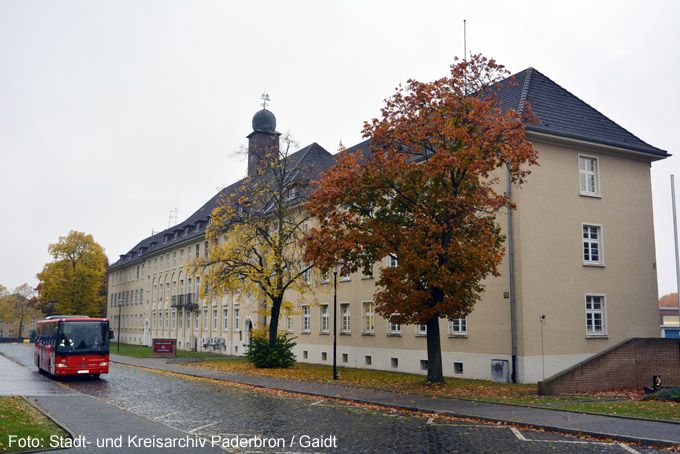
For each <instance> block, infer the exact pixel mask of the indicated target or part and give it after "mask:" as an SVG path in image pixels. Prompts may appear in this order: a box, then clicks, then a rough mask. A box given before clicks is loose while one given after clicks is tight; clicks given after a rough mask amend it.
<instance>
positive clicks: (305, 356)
mask: <svg viewBox="0 0 680 454" xmlns="http://www.w3.org/2000/svg"><path fill="white" fill-rule="evenodd" d="M307 358H309V352H308V351H307V350H304V351H303V352H302V359H307Z"/></svg>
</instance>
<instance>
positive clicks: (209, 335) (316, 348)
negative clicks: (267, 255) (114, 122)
mask: <svg viewBox="0 0 680 454" xmlns="http://www.w3.org/2000/svg"><path fill="white" fill-rule="evenodd" d="M514 80H515V82H516V83H514V84H510V83H503V85H502V90H501V93H500V99H501V103H502V105H503V108H505V109H518V110H519V109H521V108H522V106H523V104H524V101H528V102H529V103H530V104H531V106H532V109H533V111H534V113H535V115H536V116H537V117H538V119H539V122H538V123H537V124H530V125H527V131H528V137H529V138H530V140H531V141H532V143H533V144H534V146H535V148H536V149H537V151H538V157H539V163H540V165H539V166H536V167H534V168H533V169H532V174H531V175H530V177H529V179H528V181H527V183H526V184H525V185H524V186H523V187H522V188H521V189H515V190H513V193H512V199H513V201H514V202H515V204H516V206H517V209H516V210H514V211H513V213H512V216H511V218H512V219H509V218H508V216H507V215H506V214H504V215H502V216H499V219H498V221H499V223H500V224H501V225H502V226H503V227H504V228H505V233H506V234H508V242H507V243H506V248H507V249H508V252H509V253H507V254H506V256H505V259H504V261H503V263H502V264H501V266H500V270H501V273H502V274H501V276H500V277H498V278H490V279H488V280H487V282H486V291H485V294H484V298H483V300H482V301H481V302H479V303H478V304H477V305H476V306H475V308H474V310H473V312H472V313H471V314H469V315H468V317H466V318H464V319H459V320H442V321H441V329H442V333H444V335H443V336H442V351H443V353H442V355H443V357H442V359H443V366H444V374H445V375H447V376H454V377H465V378H482V379H491V378H493V379H500V380H504V379H508V378H509V377H510V376H513V375H514V377H515V378H516V380H517V381H520V382H536V381H539V380H542V379H543V378H544V377H548V376H550V375H552V374H554V373H556V372H558V371H561V370H563V369H565V368H567V367H570V366H572V365H573V364H575V363H577V362H579V361H581V360H583V359H586V358H588V357H589V356H591V355H593V354H594V353H597V352H599V351H602V350H604V349H606V348H609V347H611V346H613V345H615V344H617V343H619V342H621V341H623V340H625V339H628V338H631V337H658V336H659V321H658V312H657V311H658V308H657V301H658V299H657V298H658V297H657V287H656V269H655V267H656V263H655V255H654V230H653V222H652V195H651V182H650V167H651V163H652V162H654V161H657V160H660V159H664V158H666V157H667V156H668V154H667V153H666V152H665V151H663V150H660V149H658V148H656V147H653V146H651V145H649V144H647V143H645V142H644V141H642V140H640V139H639V138H637V137H636V136H634V135H633V134H631V133H630V132H628V131H627V130H625V129H624V128H622V127H621V126H619V125H617V124H616V123H614V122H613V121H611V120H609V119H608V118H607V117H605V116H604V115H602V114H601V113H599V112H598V111H596V110H595V109H593V108H592V107H591V106H589V105H588V104H586V103H585V102H583V101H582V100H580V99H579V98H577V97H576V96H574V95H573V94H571V93H569V92H568V91H567V90H565V89H563V88H562V87H560V86H559V85H557V84H556V83H555V82H553V81H552V80H550V79H549V78H547V77H546V76H544V75H543V74H541V73H540V72H539V71H537V70H536V69H533V68H529V69H526V70H524V71H522V72H520V73H518V74H516V75H515V79H514ZM278 135H279V134H278V133H277V132H276V119H275V118H274V116H273V114H271V112H269V111H267V110H262V111H260V112H258V113H257V114H256V115H255V117H254V118H253V131H252V132H251V133H250V135H249V136H248V139H249V153H250V155H251V156H250V160H251V161H252V160H255V159H257V156H258V150H261V147H263V146H266V145H267V144H272V143H275V142H276V141H278ZM369 148H370V143H369V142H368V141H367V142H362V143H360V144H358V145H356V146H354V147H352V148H350V149H349V151H362V152H366V151H367V150H369ZM292 161H293V162H294V163H297V164H300V165H304V166H305V167H306V168H312V169H313V170H314V172H315V173H316V174H318V173H319V172H321V171H322V170H323V169H325V168H327V167H329V166H330V165H332V164H333V162H334V157H333V156H332V155H331V154H330V153H328V152H327V151H326V150H324V149H323V148H322V147H321V146H319V145H318V144H316V143H313V144H311V145H309V146H307V147H304V148H302V149H301V150H299V151H297V152H296V153H295V154H294V155H293V159H292ZM251 165H252V164H251V162H249V169H250V168H251ZM238 184H239V183H238V182H237V183H235V184H234V185H232V186H230V187H228V188H226V189H224V190H223V191H230V190H233V188H234V187H235V185H238ZM221 194H222V193H220V194H217V195H215V196H214V197H213V198H212V199H210V200H209V201H208V202H207V203H206V204H205V205H203V206H202V207H201V208H199V209H198V210H197V211H196V212H195V213H194V214H193V215H191V216H190V217H189V218H188V219H186V220H185V221H184V222H182V223H180V224H178V225H176V226H175V227H172V228H170V229H167V230H165V231H163V232H160V233H158V234H155V235H153V236H151V237H149V238H146V239H143V240H142V241H140V242H139V243H138V244H137V245H135V246H134V247H133V248H132V249H130V250H129V251H128V252H127V253H125V254H122V255H121V256H120V259H119V260H118V261H116V262H115V263H114V264H113V265H111V266H110V268H109V295H108V316H109V318H111V319H112V321H113V326H114V327H116V328H117V326H118V324H120V328H121V329H120V332H121V340H122V341H123V342H128V343H135V344H144V345H149V344H150V343H151V339H152V338H176V339H177V344H178V347H179V348H181V349H198V350H209V351H216V352H221V353H224V354H231V355H242V354H243V353H244V350H245V348H246V346H247V345H248V336H249V333H250V330H251V329H252V328H253V327H258V326H262V324H263V323H264V315H262V311H261V310H259V309H261V302H260V301H257V300H255V299H254V298H252V297H250V296H248V295H247V294H245V295H244V294H241V293H237V294H236V295H225V296H222V297H221V298H213V299H211V300H199V297H198V292H197V288H198V286H199V285H200V282H199V278H198V277H195V276H192V275H189V274H187V269H188V268H186V267H185V264H186V263H187V261H188V260H191V259H192V258H193V257H196V256H200V255H202V254H207V251H208V247H209V244H208V242H207V241H206V240H205V228H206V225H207V224H208V221H209V219H210V215H211V212H212V209H213V208H214V207H215V206H216V203H217V201H218V200H219V197H220V195H221ZM508 225H511V226H512V227H511V229H510V230H508V228H507V227H508ZM391 261H392V260H386V261H385V262H384V263H381V264H376V266H375V270H374V273H373V276H377V275H378V274H377V273H379V270H380V267H387V266H398V264H396V263H391ZM373 276H365V275H363V274H362V273H360V272H359V273H356V274H352V275H350V276H343V277H342V278H340V279H339V281H338V284H337V295H338V297H337V301H338V333H339V336H338V364H339V365H341V366H347V367H360V368H373V369H384V370H394V371H402V372H412V373H425V371H426V369H427V362H426V360H427V354H426V345H425V342H426V337H425V335H426V333H425V331H424V329H425V326H399V325H397V324H393V323H390V322H389V321H388V320H386V319H384V318H381V317H380V316H378V315H377V314H376V313H375V310H374V305H373V301H372V300H373V294H374V291H375V284H374V282H375V280H374V278H373ZM312 279H315V280H316V282H314V285H315V289H316V296H315V297H314V298H311V297H310V296H307V295H304V296H300V295H292V299H294V300H295V301H296V302H297V304H298V308H297V309H296V310H295V311H294V312H292V313H290V314H284V315H283V318H282V324H281V326H282V327H283V328H284V329H285V330H287V331H289V332H290V333H293V334H294V335H295V336H297V347H296V354H297V358H298V360H299V361H302V362H311V363H321V364H330V363H331V362H332V356H331V355H332V336H331V335H330V334H331V333H332V329H333V327H332V319H333V317H332V311H333V306H332V301H333V286H332V283H329V282H328V281H326V280H322V279H316V278H312ZM119 313H120V316H121V318H120V319H118V314H119ZM446 334H448V335H446Z"/></svg>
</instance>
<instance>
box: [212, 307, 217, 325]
mask: <svg viewBox="0 0 680 454" xmlns="http://www.w3.org/2000/svg"><path fill="white" fill-rule="evenodd" d="M213 329H217V309H213Z"/></svg>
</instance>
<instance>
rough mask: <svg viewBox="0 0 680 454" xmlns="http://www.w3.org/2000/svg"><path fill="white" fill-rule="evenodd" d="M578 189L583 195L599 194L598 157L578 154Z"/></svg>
mask: <svg viewBox="0 0 680 454" xmlns="http://www.w3.org/2000/svg"><path fill="white" fill-rule="evenodd" d="M578 168H579V189H580V192H581V194H583V195H600V176H599V165H598V159H597V158H594V157H592V156H579V157H578Z"/></svg>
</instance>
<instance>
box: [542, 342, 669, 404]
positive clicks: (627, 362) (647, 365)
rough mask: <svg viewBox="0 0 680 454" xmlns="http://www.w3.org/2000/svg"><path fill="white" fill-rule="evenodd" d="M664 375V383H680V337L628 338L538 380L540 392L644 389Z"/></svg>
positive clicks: (666, 384)
mask: <svg viewBox="0 0 680 454" xmlns="http://www.w3.org/2000/svg"><path fill="white" fill-rule="evenodd" d="M652 375H661V381H662V385H663V386H680V339H661V338H653V339H643V338H635V339H628V340H627V341H625V342H622V343H620V344H618V345H615V346H614V347H612V348H610V349H608V350H605V351H603V352H600V353H598V354H596V355H594V356H592V357H590V358H588V359H587V360H585V361H583V362H581V363H579V364H576V365H575V366H573V367H570V368H569V369H566V370H564V371H562V372H560V373H559V374H556V375H553V376H552V377H550V378H548V379H547V380H545V381H543V382H539V383H538V392H539V394H574V393H588V392H598V391H609V390H613V389H631V388H637V389H642V388H643V387H644V386H651V385H652Z"/></svg>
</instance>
